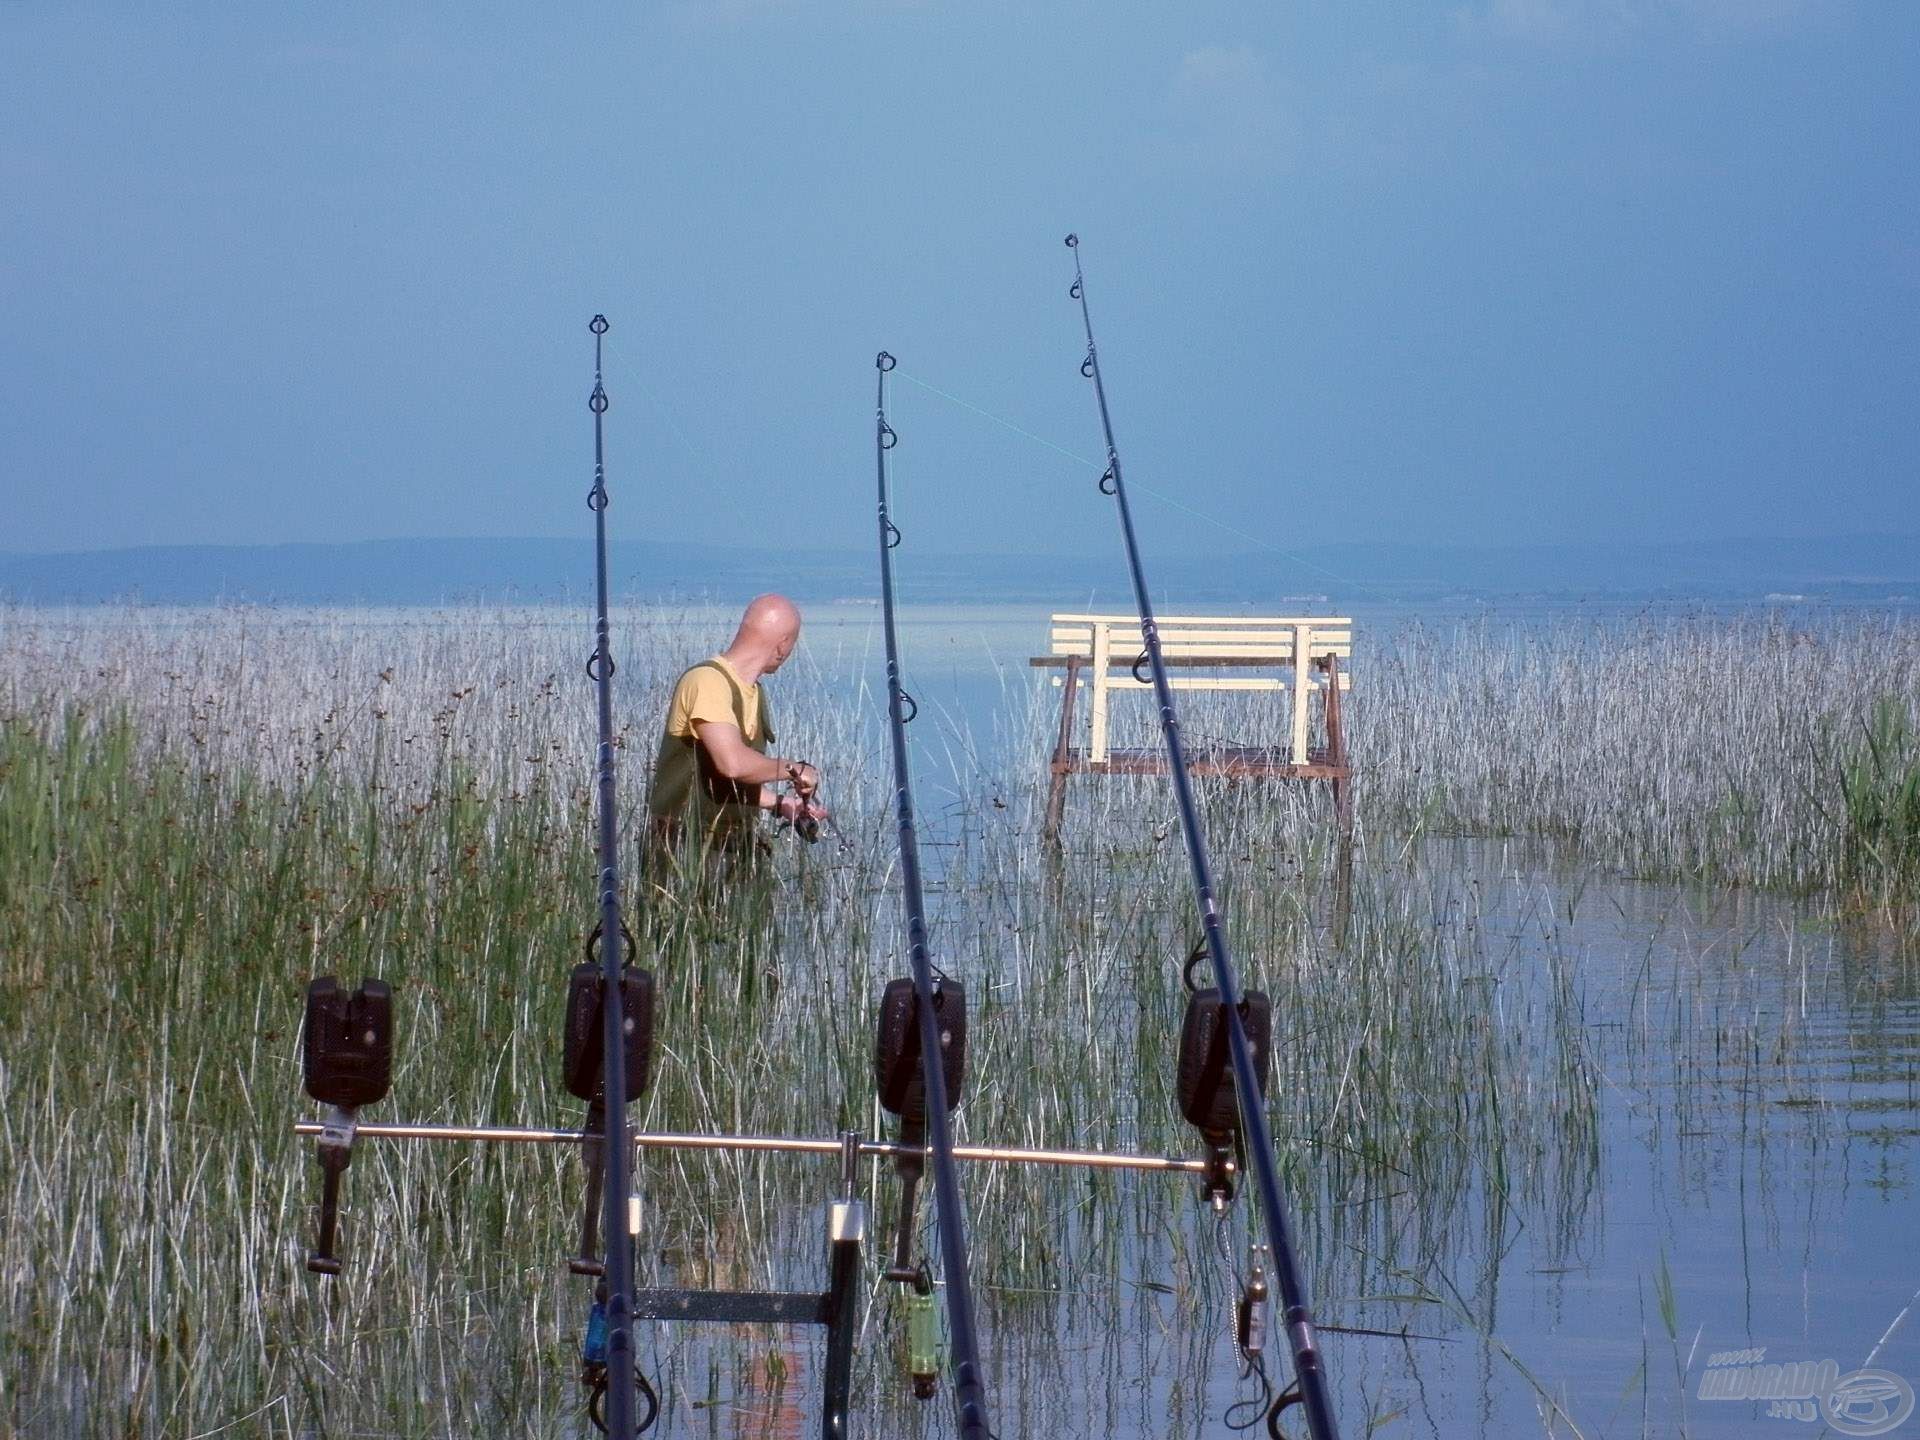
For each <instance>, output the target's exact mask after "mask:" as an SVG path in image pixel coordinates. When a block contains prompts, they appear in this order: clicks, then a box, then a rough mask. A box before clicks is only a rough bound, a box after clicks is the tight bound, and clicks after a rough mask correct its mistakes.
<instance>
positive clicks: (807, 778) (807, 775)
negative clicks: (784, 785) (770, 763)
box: [787, 760, 820, 797]
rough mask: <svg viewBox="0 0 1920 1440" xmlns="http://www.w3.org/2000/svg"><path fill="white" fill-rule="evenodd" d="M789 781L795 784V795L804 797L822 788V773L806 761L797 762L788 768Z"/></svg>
mask: <svg viewBox="0 0 1920 1440" xmlns="http://www.w3.org/2000/svg"><path fill="white" fill-rule="evenodd" d="M787 779H789V780H791V781H792V782H793V793H794V794H796V795H799V796H802V797H805V796H809V795H811V794H813V792H814V791H816V790H818V789H819V788H820V772H819V771H818V770H816V769H814V768H813V766H811V765H809V764H808V763H807V762H806V761H804V760H795V761H793V762H791V763H790V764H789V765H788V766H787Z"/></svg>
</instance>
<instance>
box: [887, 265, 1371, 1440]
mask: <svg viewBox="0 0 1920 1440" xmlns="http://www.w3.org/2000/svg"><path fill="white" fill-rule="evenodd" d="M1066 244H1067V248H1068V249H1069V250H1071V251H1073V287H1072V289H1071V290H1069V291H1068V296H1069V298H1070V299H1074V300H1077V301H1079V302H1080V319H1081V322H1082V324H1083V325H1084V326H1085V328H1086V332H1087V358H1086V359H1085V360H1083V361H1081V362H1080V373H1081V374H1082V375H1084V376H1085V377H1086V378H1087V379H1089V380H1091V381H1093V393H1094V398H1095V399H1096V400H1097V401H1098V402H1099V406H1100V429H1101V432H1102V433H1103V435H1104V436H1105V438H1106V442H1107V468H1106V472H1105V473H1104V474H1103V475H1101V477H1100V491H1101V493H1102V494H1104V495H1111V496H1112V497H1113V498H1114V500H1115V501H1116V502H1117V503H1118V506H1119V510H1120V533H1121V535H1122V536H1123V538H1124V539H1125V541H1126V548H1127V566H1128V568H1129V569H1130V570H1131V572H1132V575H1133V593H1134V597H1135V599H1136V600H1137V601H1138V602H1139V606H1140V638H1141V640H1142V641H1143V642H1144V644H1145V647H1146V653H1145V654H1144V655H1143V656H1142V657H1141V661H1145V662H1147V663H1148V664H1149V665H1150V666H1151V667H1152V670H1153V694H1154V699H1155V701H1156V702H1157V703H1158V705H1159V708H1160V730H1161V733H1162V735H1164V736H1165V738H1166V742H1167V762H1168V768H1169V770H1170V772H1171V774H1172V778H1173V794H1174V800H1175V803H1176V804H1177V805H1178V807H1179V810H1180V830H1181V833H1182V835H1183V836H1184V837H1185V839H1186V845H1187V858H1188V859H1189V860H1190V861H1191V862H1192V869H1193V888H1194V898H1195V899H1196V900H1197V901H1198V902H1199V907H1200V923H1201V926H1202V928H1203V930H1204V933H1205V940H1206V949H1207V953H1208V955H1209V956H1211V957H1212V960H1213V979H1214V987H1215V989H1216V990H1217V991H1218V992H1219V995H1218V999H1219V1007H1218V1008H1219V1011H1220V1012H1221V1013H1222V1014H1223V1015H1224V1018H1225V1022H1226V1025H1225V1028H1226V1037H1227V1058H1228V1059H1229V1060H1230V1062H1231V1066H1232V1073H1233V1090H1234V1093H1235V1095H1236V1097H1237V1100H1238V1107H1239V1122H1240V1123H1239V1126H1238V1131H1239V1135H1240V1137H1241V1141H1242V1144H1243V1145H1244V1146H1245V1148H1246V1150H1247V1151H1248V1152H1249V1154H1250V1155H1251V1158H1252V1164H1253V1176H1254V1184H1255V1187H1256V1188H1257V1190H1258V1191H1259V1195H1260V1211H1261V1214H1262V1216H1263V1217H1264V1218H1265V1220H1266V1231H1267V1242H1268V1246H1269V1249H1270V1251H1271V1254H1272V1258H1273V1267H1274V1274H1275V1278H1276V1279H1277V1280H1278V1282H1279V1286H1280V1301H1281V1305H1282V1307H1283V1311H1282V1316H1283V1322H1284V1325H1285V1328H1286V1335H1287V1343H1288V1344H1289V1346H1290V1347H1291V1348H1292V1351H1293V1373H1294V1385H1295V1388H1296V1389H1297V1390H1298V1392H1299V1400H1300V1404H1301V1405H1302V1407H1303V1408H1304V1409H1305V1411H1306V1416H1307V1428H1308V1430H1309V1431H1310V1432H1311V1433H1312V1435H1313V1437H1314V1440H1337V1437H1338V1435H1339V1430H1338V1428H1337V1426H1336V1425H1335V1422H1334V1418H1333V1406H1332V1404H1331V1402H1330V1401H1329V1399H1328V1396H1327V1381H1326V1373H1325V1371H1324V1370H1323V1369H1322V1368H1321V1364H1320V1349H1319V1346H1318V1344H1317V1343H1316V1341H1315V1338H1314V1327H1313V1315H1312V1312H1311V1310H1310V1309H1309V1308H1308V1305H1307V1297H1306V1289H1305V1286H1304V1285H1303V1284H1302V1283H1301V1279H1300V1264H1299V1260H1298V1259H1297V1258H1296V1255H1295V1252H1294V1246H1293V1235H1292V1227H1291V1226H1290V1225H1289V1223H1288V1220H1287V1210H1286V1204H1285V1201H1284V1200H1283V1199H1282V1197H1281V1193H1280V1171H1279V1167H1278V1166H1277V1165H1276V1164H1275V1162H1274V1158H1273V1141H1272V1137H1271V1136H1269V1134H1268V1133H1267V1123H1266V1106H1265V1096H1264V1093H1263V1087H1262V1085H1261V1082H1260V1077H1259V1075H1258V1074H1257V1073H1256V1071H1255V1062H1254V1050H1253V1047H1252V1046H1251V1045H1250V1044H1249V1042H1248V1037H1247V1029H1248V1027H1247V1023H1246V1016H1244V1015H1243V1013H1242V997H1241V991H1240V980H1239V976H1238V975H1237V974H1236V973H1235V971H1234V965H1233V957H1232V955H1231V954H1230V953H1229V951H1228V949H1227V934H1226V927H1225V926H1224V925H1223V924H1222V923H1221V918H1220V907H1219V903H1218V901H1217V899H1216V898H1215V895H1214V886H1213V867H1212V865H1211V864H1210V863H1209V861H1208V859H1207V841H1206V836H1205V835H1204V834H1202V833H1201V829H1200V815H1199V811H1198V810H1197V809H1196V808H1195V806H1194V803H1193V787H1192V782H1191V780H1190V778H1189V777H1188V774H1187V756H1186V748H1185V746H1184V745H1182V743H1181V740H1180V721H1179V718H1178V716H1177V715H1176V714H1175V713H1174V705H1173V686H1172V685H1171V684H1170V683H1169V682H1168V680H1167V667H1166V662H1165V660H1164V659H1163V657H1162V656H1161V653H1160V631H1159V626H1158V624H1157V623H1156V622H1155V620H1154V616H1153V603H1152V601H1151V600H1150V599H1149V597H1148V595H1147V576H1146V571H1145V570H1144V569H1143V568H1142V567H1141V563H1140V545H1139V541H1138V540H1137V538H1136V537H1135V535H1134V530H1133V513H1132V511H1131V510H1130V509H1128V506H1127V487H1126V482H1125V481H1124V480H1123V479H1122V478H1121V473H1120V450H1119V447H1118V446H1117V445H1116V444H1115V443H1114V438H1113V418H1112V416H1111V415H1110V414H1109V413H1108V410H1107V387H1106V383H1105V381H1104V380H1103V379H1102V378H1101V374H1100V351H1099V349H1098V347H1097V346H1095V344H1094V342H1093V315H1092V312H1091V311H1090V310H1089V309H1088V308H1087V280H1086V274H1085V272H1084V271H1083V270H1082V269H1081V265H1080V237H1079V236H1078V235H1069V236H1067V240H1066ZM883 428H884V425H883ZM884 518H885V516H884V511H883V514H882V519H883V521H884ZM1141 661H1135V662H1134V672H1135V674H1138V673H1139V669H1140V663H1141ZM1261 1048H1262V1050H1263V1051H1264V1049H1265V1047H1264V1045H1263V1046H1262V1047H1261ZM1285 1398H1287V1397H1283V1400H1284V1399H1285ZM1275 1413H1276V1414H1277V1413H1278V1412H1277V1411H1276V1412H1275Z"/></svg>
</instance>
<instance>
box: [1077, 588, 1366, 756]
mask: <svg viewBox="0 0 1920 1440" xmlns="http://www.w3.org/2000/svg"><path fill="white" fill-rule="evenodd" d="M1154 620H1155V628H1156V629H1157V631H1158V633H1159V636H1160V653H1161V654H1162V655H1163V656H1164V657H1165V658H1166V659H1167V660H1169V661H1171V662H1174V665H1175V666H1177V667H1178V668H1173V667H1170V668H1172V674H1171V675H1170V677H1169V681H1170V683H1171V684H1172V686H1173V688H1174V689H1176V690H1291V691H1292V692H1293V754H1294V755H1295V756H1296V757H1301V758H1304V757H1305V755H1306V753H1307V735H1308V711H1307V704H1308V700H1309V698H1310V697H1311V696H1312V694H1313V692H1314V691H1316V690H1318V689H1320V688H1322V687H1323V686H1324V684H1325V683H1326V682H1325V677H1324V675H1321V676H1320V678H1318V679H1316V678H1315V672H1316V671H1317V670H1324V669H1325V668H1327V666H1328V662H1329V661H1330V660H1332V661H1336V662H1341V663H1336V664H1334V665H1333V666H1332V669H1333V671H1334V673H1336V674H1338V675H1339V677H1340V682H1339V683H1340V688H1341V689H1342V690H1345V689H1347V688H1348V687H1349V686H1350V684H1351V681H1350V680H1349V679H1348V676H1347V667H1346V665H1345V663H1344V662H1345V661H1346V660H1348V659H1349V658H1350V657H1351V656H1352V654H1353V621H1352V620H1351V619H1349V618H1347V617H1345V616H1329V615H1276V616H1249V615H1225V616H1223V615H1158V616H1155V617H1154ZM1051 641H1052V646H1051V648H1052V653H1053V655H1055V656H1058V657H1061V658H1063V659H1064V658H1066V657H1070V656H1080V657H1083V658H1084V659H1085V660H1086V661H1087V665H1086V669H1087V672H1088V674H1087V681H1088V685H1089V687H1090V689H1091V691H1092V695H1091V699H1090V703H1089V704H1088V707H1087V709H1088V719H1089V728H1090V734H1089V737H1088V739H1089V745H1088V752H1087V753H1088V758H1089V759H1091V760H1093V761H1095V762H1104V761H1105V760H1106V759H1107V697H1108V695H1109V693H1110V692H1111V691H1114V690H1143V689H1148V688H1151V687H1150V686H1148V685H1146V684H1144V683H1143V682H1141V681H1140V680H1138V679H1136V678H1135V677H1134V674H1133V667H1134V662H1135V661H1136V660H1138V659H1139V658H1140V656H1141V654H1142V653H1143V652H1144V651H1145V649H1146V642H1145V640H1144V639H1143V638H1142V636H1141V631H1140V617H1139V616H1138V615H1075V614H1065V615H1055V616H1053V617H1052V631H1051ZM1209 662H1217V663H1221V664H1227V665H1232V666H1235V667H1243V668H1255V669H1264V668H1266V667H1267V666H1272V667H1274V668H1275V669H1290V670H1292V671H1293V674H1292V676H1291V677H1289V678H1288V679H1279V678H1275V677H1252V676H1248V677H1243V676H1230V677H1228V676H1220V677H1214V676H1196V675H1183V674H1182V673H1181V671H1182V670H1183V669H1187V668H1190V667H1204V666H1205V665H1207V664H1208V663H1209Z"/></svg>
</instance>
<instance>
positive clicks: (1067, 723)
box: [1046, 655, 1080, 842]
mask: <svg viewBox="0 0 1920 1440" xmlns="http://www.w3.org/2000/svg"><path fill="white" fill-rule="evenodd" d="M1061 684H1062V685H1064V686H1065V687H1066V688H1065V689H1064V691H1063V692H1062V693H1061V696H1060V737H1059V739H1057V740H1056V741H1054V745H1053V762H1052V764H1050V765H1049V766H1048V767H1047V768H1048V770H1049V771H1050V772H1051V774H1050V776H1049V778H1048V780H1047V826H1046V829H1047V839H1049V840H1052V841H1055V842H1058V840H1059V839H1060V825H1061V822H1062V821H1063V820H1064V819H1065V818H1066V813H1067V776H1068V775H1069V774H1070V773H1072V770H1073V702H1074V696H1075V695H1076V694H1078V693H1079V690H1080V657H1079V656H1078V655H1069V656H1068V657H1067V678H1066V679H1065V680H1063V681H1062V682H1061Z"/></svg>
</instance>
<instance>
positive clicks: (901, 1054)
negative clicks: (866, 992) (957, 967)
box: [873, 979, 967, 1121]
mask: <svg viewBox="0 0 1920 1440" xmlns="http://www.w3.org/2000/svg"><path fill="white" fill-rule="evenodd" d="M933 1009H934V1017H935V1019H936V1020H937V1021H938V1022H939V1027H940V1059H941V1062H942V1063H941V1067H940V1068H941V1077H942V1078H943V1079H944V1080H945V1081H946V1086H947V1109H949V1110H952V1109H953V1108H954V1107H955V1106H957V1105H958V1104H959V1103H960V1096H961V1092H962V1091H963V1090H964V1089H965V1086H966V1078H967V992H966V989H965V988H964V987H963V986H961V985H960V984H958V983H957V982H955V981H953V980H940V981H937V982H935V984H934V987H933ZM873 1081H874V1088H875V1089H876V1090H878V1091H879V1092H880V1103H881V1105H883V1106H884V1107H885V1108H886V1110H887V1113H888V1114H890V1115H898V1116H900V1117H901V1118H902V1119H903V1120H907V1121H914V1120H919V1119H922V1118H924V1117H925V1115H926V1108H927V1099H926V1085H925V1080H924V1079H923V1077H922V1076H921V1073H920V1010H919V1005H918V996H917V995H916V994H915V993H914V988H913V981H912V980H910V979H900V980H889V981H888V982H887V988H886V990H885V991H884V992H882V994H881V996H880V1024H879V1027H878V1029H877V1031H876V1033H875V1035H874V1041H873Z"/></svg>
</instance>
